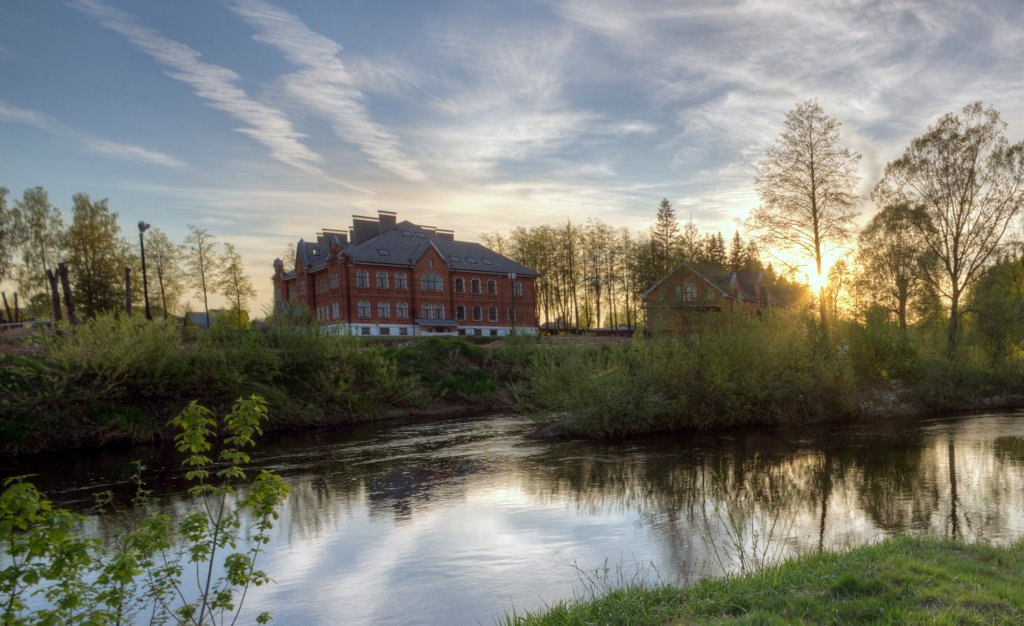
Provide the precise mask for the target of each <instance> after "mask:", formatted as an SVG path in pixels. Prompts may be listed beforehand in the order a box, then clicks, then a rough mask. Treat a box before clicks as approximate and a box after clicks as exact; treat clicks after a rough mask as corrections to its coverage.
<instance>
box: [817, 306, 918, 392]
mask: <svg viewBox="0 0 1024 626" xmlns="http://www.w3.org/2000/svg"><path fill="white" fill-rule="evenodd" d="M865 318H866V321H865V323H864V324H863V325H861V324H855V323H852V322H845V323H841V324H839V325H838V328H837V332H836V335H837V339H836V340H837V341H839V342H842V344H843V345H846V346H849V357H850V362H851V363H852V365H853V368H854V372H855V374H856V376H857V380H858V381H860V382H861V383H870V382H874V381H886V380H902V381H916V380H919V379H920V377H921V375H922V369H923V361H922V359H921V356H920V352H919V350H918V348H917V346H916V345H915V342H914V341H913V339H911V337H910V336H909V335H908V334H907V333H906V332H903V331H901V330H900V327H899V325H898V324H894V323H892V322H891V321H890V315H889V311H888V310H886V309H882V308H880V307H873V308H871V309H869V310H868V311H867V313H866V315H865Z"/></svg>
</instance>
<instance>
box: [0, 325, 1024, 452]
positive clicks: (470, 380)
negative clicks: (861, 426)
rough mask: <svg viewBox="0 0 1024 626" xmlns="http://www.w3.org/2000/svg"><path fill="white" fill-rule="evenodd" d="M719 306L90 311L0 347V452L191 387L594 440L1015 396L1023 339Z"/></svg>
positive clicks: (43, 441) (118, 421)
mask: <svg viewBox="0 0 1024 626" xmlns="http://www.w3.org/2000/svg"><path fill="white" fill-rule="evenodd" d="M716 319H718V322H719V323H716V324H715V326H714V327H713V328H706V329H704V331H703V332H699V333H693V334H690V335H687V336H684V337H659V338H652V339H643V338H638V339H635V340H632V341H629V340H614V339H612V340H609V339H604V340H602V339H596V338H570V337H556V338H548V339H543V340H541V339H537V338H532V337H508V338H502V339H501V340H499V341H494V342H491V343H488V344H486V345H482V344H478V343H474V342H473V341H471V340H470V339H467V338H457V337H433V338H401V339H399V338H394V339H393V340H389V341H381V340H377V341H367V340H364V339H361V338H355V337H337V336H327V335H323V334H321V333H320V330H319V328H318V327H317V326H316V325H315V324H314V325H310V326H303V325H294V324H292V325H274V324H265V325H263V326H262V327H260V328H258V329H249V330H242V329H238V328H232V327H230V326H226V327H217V326H214V328H212V329H210V330H207V331H202V332H198V331H196V330H195V329H194V328H192V329H182V328H181V327H179V326H176V325H174V324H171V323H165V322H159V321H158V322H146V321H144V320H142V319H139V318H135V319H122V318H118V317H101V318H98V319H95V320H91V321H89V322H87V323H85V324H83V325H80V326H77V327H75V328H73V329H71V328H65V329H62V331H61V332H60V333H57V334H52V333H51V334H37V335H35V336H33V337H31V338H30V341H29V343H30V345H28V346H22V347H23V348H24V349H22V350H18V351H15V352H10V351H8V352H5V353H0V442H2V445H0V453H18V452H26V451H34V450H42V449H55V448H71V447H77V446H84V445H95V444H102V443H106V442H110V441H117V440H130V441H141V440H147V439H152V438H154V437H157V436H160V434H161V431H162V429H163V428H164V425H165V424H166V422H167V420H168V419H169V418H170V417H171V416H172V415H174V414H176V413H177V412H178V411H180V410H181V409H182V407H184V406H185V405H186V404H188V402H189V401H191V400H198V401H200V402H202V403H203V404H205V405H207V406H210V407H211V408H213V409H214V410H217V411H222V410H224V409H226V408H227V407H228V406H230V404H231V403H232V402H233V401H234V400H235V399H236V398H238V397H240V396H248V395H251V394H258V395H260V396H262V397H264V398H266V399H267V401H268V403H269V406H270V415H271V423H270V424H269V425H268V427H269V428H270V429H281V428H300V427H306V426H311V425H320V424H328V423H347V422H357V421H363V420H370V419H380V418H382V417H388V416H398V415H405V414H408V413H410V412H419V411H427V412H435V413H436V412H440V413H443V412H444V411H445V410H448V409H450V408H452V407H454V406H459V407H460V408H461V409H463V410H464V409H465V408H466V407H467V406H468V407H479V408H480V409H481V410H483V409H484V408H493V407H498V406H501V407H509V408H515V409H517V410H520V411H522V412H524V413H527V414H530V415H533V416H535V417H536V418H537V419H538V420H539V421H540V422H542V424H543V428H544V429H545V430H546V431H548V432H551V433H556V434H559V433H560V434H568V435H574V436H576V435H579V436H587V437H621V436H628V435H633V434H642V433H650V432H658V431H664V430H681V429H707V428H720V427H728V426H735V425H749V424H763V425H773V424H802V423H806V422H810V421H823V420H830V419H831V420H835V419H852V418H859V417H865V416H867V417H880V416H885V415H892V414H906V413H919V412H927V411H944V410H955V409H971V408H982V407H986V408H987V407H990V406H996V405H998V404H999V403H1000V402H1002V405H1003V406H1015V405H1016V406H1020V405H1024V395H1021V390H1022V389H1024V352H1021V351H1020V350H1017V351H1013V350H1011V351H1004V352H1003V353H1002V355H1003V356H1001V357H1000V358H999V359H994V358H992V357H990V356H989V355H988V354H987V353H986V352H985V351H983V350H981V349H972V348H970V344H969V343H968V350H967V352H966V354H965V356H964V357H963V358H962V359H958V360H957V361H955V362H954V361H949V360H946V359H944V358H941V357H939V356H936V352H935V351H934V350H931V351H930V350H929V349H928V344H927V341H926V340H925V339H927V337H925V338H924V339H922V337H921V336H918V337H912V336H909V335H905V334H903V333H900V332H899V331H898V330H897V329H895V328H894V327H893V326H892V325H890V324H879V325H875V326H872V324H870V323H869V324H867V325H858V324H853V323H845V324H843V323H840V324H837V325H836V327H835V328H834V329H833V331H832V333H831V334H830V335H829V337H828V338H825V337H823V336H822V335H821V333H820V332H819V331H818V329H817V327H816V326H815V324H814V322H813V320H812V319H810V318H808V317H806V316H804V315H801V314H780V315H766V316H764V317H762V318H753V319H752V318H748V317H746V316H729V315H725V316H721V317H720V318H716ZM940 335H941V333H940ZM940 343H941V342H940ZM992 399H995V400H996V402H995V404H992V403H990V402H991V401H992ZM987 402H988V403H989V404H986V403H987Z"/></svg>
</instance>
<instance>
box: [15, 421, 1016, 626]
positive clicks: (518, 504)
mask: <svg viewBox="0 0 1024 626" xmlns="http://www.w3.org/2000/svg"><path fill="white" fill-rule="evenodd" d="M1021 418H1024V413H1021V412H1016V413H1006V414H986V415H977V416H970V417H948V418H930V419H923V420H921V419H919V420H904V421H888V422H886V423H855V424H838V425H836V424H833V425H824V426H821V427H815V428H805V429H802V430H801V431H800V432H799V433H798V435H797V436H795V437H794V436H793V434H792V433H791V432H790V431H776V430H750V431H730V432H728V433H724V434H717V435H712V434H699V435H695V434H689V435H686V434H683V435H677V436H673V437H658V438H651V439H647V440H643V441H630V442H626V443H619V444H612V443H593V442H545V441H538V440H535V439H532V438H531V437H530V434H531V433H532V427H531V424H530V423H529V422H528V421H527V420H525V419H522V418H519V417H515V416H494V417H487V418H481V419H477V420H469V421H449V422H435V423H420V424H406V425H400V426H394V427H390V428H389V427H384V426H375V427H372V428H362V429H359V430H357V431H353V432H346V433H338V432H334V433H328V432H321V433H298V434H282V435H278V439H277V440H276V441H273V442H270V443H267V444H266V445H264V446H262V447H261V449H260V450H258V452H257V453H256V459H255V461H256V463H257V464H259V465H261V466H265V467H271V468H274V469H276V470H277V471H278V472H280V473H281V474H282V476H283V477H284V478H285V479H286V481H287V482H288V484H289V485H290V486H291V488H292V494H291V496H290V497H289V499H288V501H287V502H286V504H285V506H284V510H283V511H282V516H281V519H280V521H279V523H278V525H277V528H276V529H275V536H274V539H273V541H272V543H271V544H270V546H269V552H268V553H267V555H266V557H265V559H264V560H263V561H262V563H261V566H262V567H263V568H265V569H266V570H267V571H268V572H269V573H270V574H271V575H272V576H273V578H274V579H275V581H276V584H274V585H271V586H269V587H264V588H260V589H257V590H255V592H250V596H249V598H248V600H247V602H248V603H249V604H248V609H249V610H251V611H252V614H253V615H255V614H256V613H257V612H258V611H261V610H270V611H271V612H272V613H273V614H274V616H275V622H274V623H277V624H336V623H349V624H360V623H367V624H368V623H375V624H416V623H422V624H439V623H455V624H463V623H468V624H473V623H484V624H487V623H493V622H494V621H495V619H496V618H497V617H500V616H501V615H503V614H504V613H505V612H506V611H509V610H511V609H512V608H513V607H514V608H515V609H517V610H523V609H536V608H540V607H542V606H543V605H544V604H545V603H551V602H554V601H556V600H558V599H561V598H565V597H570V596H573V595H574V594H582V593H586V591H587V586H588V585H589V584H591V582H592V581H590V580H589V579H590V578H591V577H593V576H596V577H597V578H601V577H602V576H604V574H603V573H602V570H603V568H605V567H606V566H607V567H609V568H610V570H611V576H612V578H613V579H614V578H615V577H616V576H624V577H625V578H627V579H628V578H630V577H631V576H633V575H635V574H628V573H627V574H625V575H623V574H622V572H619V573H617V574H616V569H621V570H622V571H623V572H633V571H635V567H636V566H637V564H639V565H640V566H641V567H642V568H645V570H644V571H645V572H646V573H647V574H648V575H649V577H650V578H655V579H658V580H660V581H662V582H685V581H689V580H694V579H697V578H700V577H703V576H709V575H718V574H721V573H722V572H723V571H728V572H733V571H750V570H756V569H758V568H760V567H763V566H765V565H770V564H772V563H776V562H778V561H780V560H782V559H785V558H787V557H790V556H792V555H795V554H800V553H803V552H807V551H811V550H816V549H818V548H821V547H824V548H845V547H849V546H854V545H857V544H861V543H864V542H870V541H875V540H877V539H879V538H881V537H884V536H888V535H892V534H895V533H900V532H915V533H928V534H934V535H939V536H956V537H962V538H964V539H968V540H973V539H985V540H989V541H992V542H995V543H1007V542H1009V541H1012V540H1014V539H1016V538H1018V537H1020V536H1021V535H1022V533H1024V489H1022V487H1024V482H1022V479H1024V475H1022V472H1024V419H1021ZM92 454H93V457H90V454H89V453H82V454H79V455H77V456H76V455H62V457H60V458H53V459H40V460H39V461H38V463H39V465H40V467H38V468H35V469H32V468H31V467H30V465H31V463H30V462H27V461H24V460H21V461H18V463H19V464H20V465H19V466H18V468H17V471H14V468H4V469H5V474H6V475H9V474H12V473H25V472H24V469H29V470H31V471H34V472H37V473H39V474H41V476H40V477H39V480H38V481H37V482H38V483H39V485H40V487H41V488H43V489H45V490H46V491H47V492H48V494H49V495H50V496H51V497H53V498H55V499H56V500H58V501H59V502H61V503H65V504H68V503H70V504H71V505H74V504H76V503H80V502H83V501H84V500H85V497H84V496H83V494H86V493H89V492H91V491H96V490H99V489H102V488H105V485H109V484H111V483H114V482H117V481H118V480H120V479H119V478H117V477H118V476H123V475H126V474H127V469H126V468H127V463H128V460H129V459H131V458H136V457H138V456H145V457H146V462H147V464H148V465H150V466H151V467H154V468H157V469H155V470H153V471H152V472H151V473H152V475H154V476H155V477H156V478H155V479H154V480H156V481H157V483H158V484H157V485H156V487H157V491H158V492H159V493H163V494H164V496H163V503H164V506H166V507H168V508H170V509H172V510H181V509H182V508H183V507H184V506H186V505H187V501H186V499H185V498H184V497H183V496H181V495H178V494H177V492H176V490H178V489H180V482H178V481H177V480H176V477H177V475H178V473H177V472H176V471H175V470H174V469H173V462H174V460H173V458H172V457H170V458H169V457H168V456H167V455H166V453H165V452H163V451H154V450H141V451H140V450H135V451H130V452H127V451H126V452H125V453H123V454H122V455H120V456H118V455H117V454H113V455H112V454H110V453H108V452H104V453H92ZM97 454H100V455H101V456H102V458H101V459H100V461H97V459H96V458H95V456H96V455H97ZM97 462H101V463H102V464H103V467H102V468H96V467H94V465H95V464H96V463H97ZM75 468H79V471H77V473H76V471H75ZM84 468H88V471H84ZM160 468H164V469H160ZM122 472H123V473H122ZM104 526H105V524H104V520H103V519H102V518H100V519H96V520H94V524H93V527H94V532H96V533H98V534H103V533H104V532H105V531H104Z"/></svg>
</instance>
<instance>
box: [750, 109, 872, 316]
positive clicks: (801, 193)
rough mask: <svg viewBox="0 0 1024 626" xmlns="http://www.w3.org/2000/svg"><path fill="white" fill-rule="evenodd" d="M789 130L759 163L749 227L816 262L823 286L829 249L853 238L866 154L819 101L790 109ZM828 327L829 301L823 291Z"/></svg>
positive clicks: (775, 245) (772, 244) (777, 246)
mask: <svg viewBox="0 0 1024 626" xmlns="http://www.w3.org/2000/svg"><path fill="white" fill-rule="evenodd" d="M784 126H785V129H784V130H783V131H782V134H780V135H779V137H778V138H777V139H776V141H775V144H774V145H772V146H771V147H770V148H769V149H768V152H767V154H766V155H765V158H764V160H762V161H761V162H760V163H759V164H758V172H757V179H756V181H755V184H756V186H757V192H758V195H759V196H760V198H761V205H760V206H759V207H758V208H756V209H754V211H753V212H752V213H751V215H750V219H749V220H748V225H749V227H750V228H751V229H752V230H753V231H754V232H756V233H757V234H758V235H759V237H758V238H759V239H760V241H761V242H762V243H763V244H765V245H767V246H768V247H771V248H775V249H778V250H784V251H789V252H791V253H794V254H797V255H799V256H800V257H802V258H804V259H808V260H810V261H811V262H812V263H813V264H814V268H815V271H816V272H817V276H818V284H819V285H822V284H823V283H824V281H823V280H822V279H823V278H824V276H823V275H822V269H823V266H822V262H823V260H824V257H825V254H826V253H827V252H828V251H829V250H830V249H833V248H835V247H838V246H839V245H841V244H842V243H843V242H845V241H846V240H848V239H849V238H850V236H851V235H852V231H853V220H854V218H855V217H856V216H857V214H858V212H859V211H858V208H857V205H858V199H857V194H856V188H857V183H858V182H859V180H860V177H859V175H858V174H857V163H858V162H859V161H860V154H858V153H856V152H853V151H851V150H850V149H848V148H844V147H843V146H841V145H840V143H839V127H840V124H839V122H838V121H837V120H836V119H835V118H833V117H829V116H828V115H826V114H825V111H824V110H823V109H822V108H821V105H820V104H818V103H817V101H814V100H808V101H807V102H804V103H803V104H799V105H797V106H796V108H794V109H793V110H792V111H790V112H789V113H788V114H786V120H785V122H784ZM818 296H819V297H818V304H819V312H820V319H821V326H822V331H823V332H827V328H828V326H827V321H826V320H827V314H826V308H827V307H826V306H825V301H824V299H823V298H821V297H820V296H821V294H818Z"/></svg>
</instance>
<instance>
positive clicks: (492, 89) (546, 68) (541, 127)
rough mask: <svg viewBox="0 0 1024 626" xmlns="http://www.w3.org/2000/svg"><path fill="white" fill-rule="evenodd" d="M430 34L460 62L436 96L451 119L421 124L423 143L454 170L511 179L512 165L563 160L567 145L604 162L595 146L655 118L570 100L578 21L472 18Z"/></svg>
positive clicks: (442, 57)
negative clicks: (567, 25) (497, 21)
mask: <svg viewBox="0 0 1024 626" xmlns="http://www.w3.org/2000/svg"><path fill="white" fill-rule="evenodd" d="M430 36H431V41H432V44H433V48H434V50H435V51H436V53H437V55H438V59H437V61H438V63H439V64H441V65H442V66H447V67H451V68H453V69H452V71H450V72H449V74H450V76H451V77H450V78H448V80H447V81H446V82H445V83H444V84H443V85H440V86H436V87H435V90H434V92H435V94H436V95H435V96H434V97H433V98H432V100H431V102H432V105H433V107H434V108H435V109H436V111H437V112H438V113H439V114H441V115H443V116H444V121H441V122H438V123H435V124H433V125H424V127H423V131H422V134H423V135H424V137H425V138H426V139H425V140H424V142H423V143H424V150H425V151H427V153H428V154H429V155H430V157H431V158H430V160H431V161H432V162H434V163H438V164H440V165H439V166H440V167H442V168H444V169H446V170H447V171H448V172H450V173H461V174H464V175H471V176H474V177H475V178H478V179H487V178H496V179H504V180H511V179H512V178H514V177H515V174H513V173H512V172H510V171H509V169H508V166H509V165H515V164H524V163H527V162H530V163H533V164H534V165H536V166H538V167H539V168H540V169H545V168H548V167H549V166H552V165H554V166H557V165H558V163H557V160H558V158H559V155H560V153H561V152H563V151H566V150H577V151H578V152H581V153H584V154H591V155H592V156H591V157H583V160H584V161H585V160H587V159H588V158H593V159H596V160H597V161H598V162H607V160H608V157H607V155H597V154H592V152H593V151H592V150H591V149H589V147H592V145H593V144H594V143H598V142H601V141H605V140H607V139H609V138H621V137H624V136H628V135H647V134H651V133H653V132H655V130H656V129H655V126H654V125H653V124H651V123H650V122H647V121H641V120H636V119H632V118H629V117H626V118H624V117H623V116H622V115H621V114H614V113H611V112H603V111H601V110H600V109H598V108H595V107H593V106H592V104H591V103H585V104H579V103H576V102H573V98H572V88H571V86H570V85H571V83H572V80H573V70H574V69H575V68H576V67H577V66H578V64H579V63H580V56H579V55H580V54H581V52H582V50H581V49H580V48H578V47H577V45H576V41H575V36H574V34H573V32H572V30H571V29H567V28H564V27H562V26H561V25H554V26H553V25H551V24H535V23H516V22H511V23H508V24H501V25H498V26H494V25H488V26H483V25H480V24H476V23H474V22H473V20H472V19H468V20H458V21H453V22H449V23H446V24H445V25H444V26H442V27H439V28H435V29H433V30H431V31H430ZM585 146H588V147H585Z"/></svg>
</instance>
